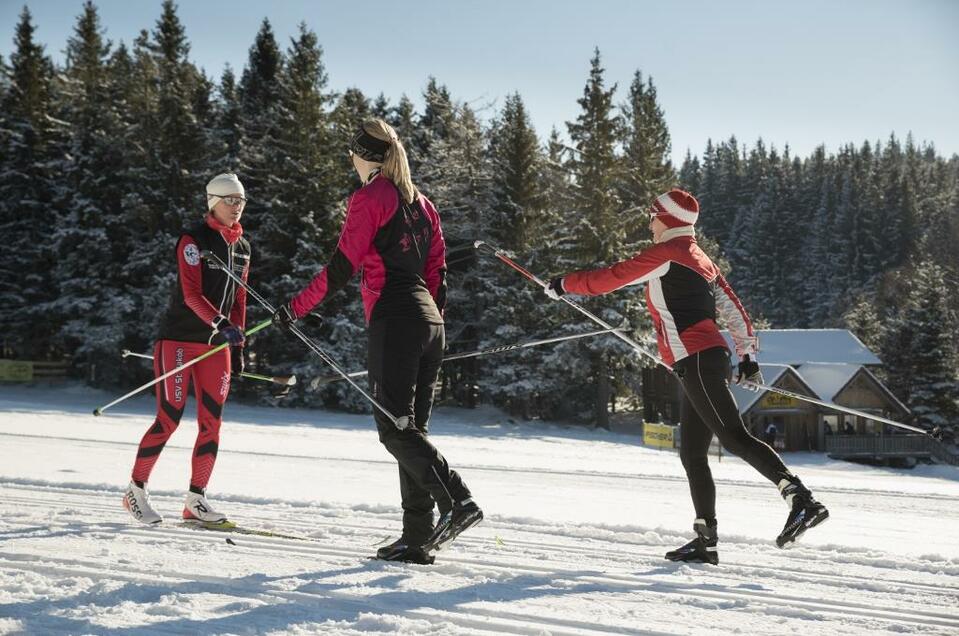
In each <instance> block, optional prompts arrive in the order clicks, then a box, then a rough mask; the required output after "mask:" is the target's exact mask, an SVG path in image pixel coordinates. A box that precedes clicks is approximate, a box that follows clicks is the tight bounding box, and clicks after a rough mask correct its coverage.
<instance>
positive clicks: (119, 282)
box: [50, 2, 136, 383]
mask: <svg viewBox="0 0 959 636" xmlns="http://www.w3.org/2000/svg"><path fill="white" fill-rule="evenodd" d="M109 65H110V44H109V42H107V41H106V39H105V37H104V34H103V29H102V27H101V26H100V17H99V15H98V13H97V9H96V7H95V6H94V5H93V3H92V2H87V3H85V4H84V7H83V12H82V13H81V14H80V16H79V17H78V18H77V22H76V25H75V26H74V32H73V35H72V36H71V37H70V38H69V39H68V41H67V48H66V67H65V68H64V70H63V72H62V73H61V75H60V78H61V82H62V85H63V88H62V91H61V94H62V99H61V100H60V108H59V118H60V119H61V120H62V121H64V122H66V123H67V124H68V127H67V130H68V133H69V134H68V142H67V143H68V147H69V152H68V153H67V156H66V157H65V159H64V161H63V165H62V168H61V174H62V175H63V178H64V181H65V183H66V184H67V186H68V187H67V189H66V190H65V191H64V193H63V201H62V209H63V210H64V211H65V212H64V219H63V221H64V222H63V223H61V224H60V225H59V226H58V228H57V229H56V231H55V232H54V234H53V238H54V249H55V251H56V253H57V254H58V255H59V256H58V258H57V261H56V267H55V269H54V273H55V278H56V280H57V283H58V294H57V299H56V301H55V302H54V303H52V304H51V312H50V313H51V315H52V316H62V317H64V318H65V320H64V321H63V323H62V327H61V329H60V332H59V337H58V338H57V340H56V342H57V343H58V344H59V346H60V347H61V348H62V349H63V350H65V351H67V352H69V353H70V354H71V355H72V357H73V360H74V362H75V363H76V364H79V365H84V366H86V367H87V372H88V376H90V377H92V378H95V380H96V381H97V382H110V383H114V382H117V381H118V380H119V379H121V377H123V374H124V369H123V368H122V366H121V365H116V364H103V361H104V360H109V359H112V358H113V356H114V355H115V353H116V351H118V350H119V349H120V348H122V346H123V345H124V344H125V342H124V341H125V334H126V327H125V325H126V323H127V320H128V318H129V314H130V310H131V308H132V307H133V306H135V304H136V298H135V297H134V296H133V295H132V294H131V293H130V292H129V290H128V289H127V288H126V285H125V281H124V277H123V271H122V268H118V267H116V266H114V264H115V263H117V262H124V261H125V260H126V259H127V257H128V256H129V251H128V248H129V245H130V242H131V241H130V238H131V237H130V230H129V224H128V222H127V219H126V218H125V215H124V210H123V205H122V200H123V196H124V194H125V188H126V184H125V183H124V181H123V180H122V174H123V169H124V165H123V151H122V148H121V147H120V145H121V144H120V135H119V132H120V125H121V117H120V113H119V112H118V110H117V107H118V106H119V105H121V104H122V102H121V103H120V104H118V103H116V102H113V101H111V92H112V86H111V85H112V77H111V73H110V67H109ZM93 272H97V275H96V277H95V278H94V277H93V276H92V273H93Z"/></svg>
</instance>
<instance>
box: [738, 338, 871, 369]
mask: <svg viewBox="0 0 959 636" xmlns="http://www.w3.org/2000/svg"><path fill="white" fill-rule="evenodd" d="M722 334H723V337H724V338H726V342H728V343H729V346H730V349H732V350H733V351H735V348H734V346H733V341H732V337H731V336H730V335H729V332H727V331H723V332H722ZM756 334H757V335H758V336H759V355H758V358H759V361H760V362H764V363H772V364H788V365H792V366H797V365H803V364H808V363H810V362H818V363H831V364H853V365H863V364H868V365H880V364H882V362H881V361H880V360H879V358H877V357H876V354H874V353H873V352H872V351H870V350H869V348H868V347H866V345H864V344H863V343H862V341H861V340H859V338H857V337H856V336H855V335H854V334H853V333H852V332H851V331H849V330H848V329H758V330H756Z"/></svg>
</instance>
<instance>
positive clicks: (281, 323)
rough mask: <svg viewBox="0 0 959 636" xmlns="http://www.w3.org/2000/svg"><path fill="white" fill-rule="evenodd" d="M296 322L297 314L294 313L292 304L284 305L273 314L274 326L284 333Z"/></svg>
mask: <svg viewBox="0 0 959 636" xmlns="http://www.w3.org/2000/svg"><path fill="white" fill-rule="evenodd" d="M295 322H296V313H294V312H293V307H291V306H290V303H283V304H282V305H280V306H279V307H277V309H276V311H275V312H273V324H274V325H276V326H277V327H279V328H280V329H283V330H284V331H286V330H288V329H289V328H290V327H292V326H293V323H295Z"/></svg>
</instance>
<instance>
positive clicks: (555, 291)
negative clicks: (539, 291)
mask: <svg viewBox="0 0 959 636" xmlns="http://www.w3.org/2000/svg"><path fill="white" fill-rule="evenodd" d="M543 291H545V292H546V295H547V296H549V297H550V298H552V299H553V300H559V299H560V297H561V296H565V295H566V289H564V288H563V277H562V276H560V277H558V278H554V279H553V280H551V281H549V284H548V285H546V288H545V289H544V290H543Z"/></svg>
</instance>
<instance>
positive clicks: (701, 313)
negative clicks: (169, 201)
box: [563, 230, 759, 365]
mask: <svg viewBox="0 0 959 636" xmlns="http://www.w3.org/2000/svg"><path fill="white" fill-rule="evenodd" d="M672 232H673V234H674V238H670V239H668V240H666V241H664V242H662V243H658V244H656V245H653V246H652V247H650V248H649V249H647V250H643V251H642V252H640V253H638V254H636V255H635V256H633V257H632V258H629V259H627V260H625V261H622V262H620V263H617V264H615V265H613V266H611V267H607V268H604V269H598V270H595V271H589V272H577V273H575V274H570V275H568V276H566V277H565V278H563V288H564V289H565V290H566V291H567V292H569V293H573V294H581V295H585V296H598V295H600V294H606V293H608V292H611V291H614V290H616V289H620V288H622V287H626V286H627V285H639V284H641V283H648V284H647V286H646V306H647V307H649V313H650V314H651V315H652V317H653V325H654V326H655V328H656V342H657V344H658V345H659V354H660V355H661V356H662V358H663V361H665V362H666V363H667V364H669V365H673V364H674V363H675V362H676V361H678V360H682V359H683V358H685V357H687V356H690V355H692V354H694V353H697V352H699V351H704V350H706V349H711V348H713V347H724V348H725V347H726V341H725V340H724V339H723V337H722V335H721V334H720V333H719V328H718V327H717V326H716V314H717V312H718V313H719V314H720V315H721V316H722V318H723V321H724V322H725V324H726V327H727V328H728V329H729V332H730V334H732V336H733V341H734V342H735V343H736V353H737V355H739V357H740V358H741V357H742V356H744V355H746V354H747V353H748V354H751V355H752V357H753V358H755V354H756V353H757V352H758V351H759V341H758V339H757V337H756V334H755V332H754V331H753V325H752V322H751V321H750V320H749V315H748V314H747V313H746V310H745V309H744V308H743V305H742V303H741V302H739V298H737V297H736V294H735V293H734V292H733V289H732V287H730V286H729V283H727V282H726V279H725V278H723V275H722V274H721V273H720V271H719V268H718V267H716V265H714V264H713V262H712V261H711V260H710V259H709V257H708V256H706V254H705V253H704V252H703V251H702V249H700V247H699V245H698V244H697V243H696V238H695V236H692V233H691V230H690V233H689V234H686V233H680V232H677V231H676V230H672ZM676 234H679V235H678V236H676ZM667 236H668V235H667Z"/></svg>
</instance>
